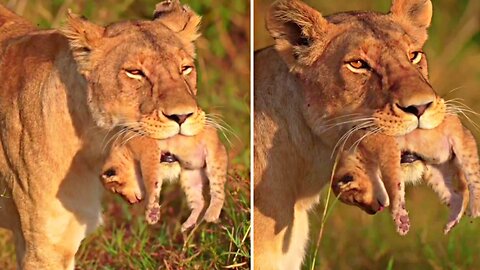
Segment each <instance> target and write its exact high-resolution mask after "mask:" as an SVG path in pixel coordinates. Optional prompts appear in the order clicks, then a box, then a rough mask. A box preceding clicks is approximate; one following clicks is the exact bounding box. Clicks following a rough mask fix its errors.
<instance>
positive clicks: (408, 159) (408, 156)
mask: <svg viewBox="0 0 480 270" xmlns="http://www.w3.org/2000/svg"><path fill="white" fill-rule="evenodd" d="M417 160H423V159H422V158H421V157H420V156H419V155H417V154H416V153H413V152H409V151H405V152H402V155H401V159H400V163H413V162H415V161H417Z"/></svg>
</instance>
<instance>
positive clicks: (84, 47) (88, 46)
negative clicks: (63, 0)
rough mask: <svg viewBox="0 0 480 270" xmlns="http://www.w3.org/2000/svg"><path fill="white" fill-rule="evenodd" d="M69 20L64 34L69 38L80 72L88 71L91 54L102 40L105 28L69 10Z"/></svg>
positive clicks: (63, 30)
mask: <svg viewBox="0 0 480 270" xmlns="http://www.w3.org/2000/svg"><path fill="white" fill-rule="evenodd" d="M67 20H68V21H67V26H66V27H65V28H64V29H62V33H63V34H64V35H65V36H66V37H67V38H68V41H69V43H70V48H71V50H72V53H73V56H74V58H75V60H76V61H77V63H78V65H79V69H80V71H81V72H82V71H87V70H88V67H89V56H90V53H91V51H92V50H94V49H95V47H96V46H97V44H98V42H99V41H100V39H101V38H102V36H103V34H104V31H105V28H104V27H101V26H98V25H96V24H93V23H91V22H89V21H87V20H86V19H83V18H81V17H80V16H78V15H76V14H73V13H72V11H71V10H68V14H67Z"/></svg>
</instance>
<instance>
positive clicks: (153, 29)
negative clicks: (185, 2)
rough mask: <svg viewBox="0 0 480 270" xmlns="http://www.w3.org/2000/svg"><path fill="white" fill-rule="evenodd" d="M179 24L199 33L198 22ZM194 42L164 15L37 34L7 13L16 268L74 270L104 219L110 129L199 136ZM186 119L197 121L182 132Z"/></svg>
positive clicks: (4, 98)
mask: <svg viewBox="0 0 480 270" xmlns="http://www.w3.org/2000/svg"><path fill="white" fill-rule="evenodd" d="M171 12H180V11H179V10H172V11H171ZM182 12H183V11H182ZM182 18H185V17H184V16H183V15H180V14H179V21H181V23H183V24H186V25H188V26H189V27H186V29H187V28H188V29H195V28H196V27H197V24H198V21H199V18H198V17H197V16H196V15H194V14H191V16H187V18H189V19H188V21H182V20H183V19H182ZM191 24H195V26H193V25H191ZM196 36H197V33H194V32H191V31H187V32H183V31H180V32H173V31H172V30H170V29H169V28H168V27H166V26H165V25H163V24H162V22H161V18H159V19H158V20H155V21H129V22H121V23H115V24H112V25H109V26H107V27H101V26H97V25H95V24H93V23H90V22H88V21H86V20H83V19H80V18H79V17H78V16H75V15H73V14H71V15H70V16H69V20H68V25H67V27H66V29H65V30H64V31H63V32H60V31H56V30H37V29H36V28H35V27H34V26H32V25H31V24H29V23H28V22H26V21H25V20H24V19H23V18H21V17H18V16H16V15H15V14H13V13H11V12H10V11H8V10H7V9H5V8H4V7H3V6H0V55H2V57H1V59H0V80H1V81H2V83H1V85H0V125H1V128H0V144H1V147H0V181H2V184H1V185H2V186H3V184H5V185H6V186H7V187H8V195H9V196H8V198H7V197H2V198H0V226H1V227H5V228H7V229H9V230H12V231H13V235H14V238H15V245H16V252H17V261H18V268H19V269H35V270H36V269H73V268H74V255H75V253H76V251H77V249H78V247H79V245H80V242H81V240H82V239H83V238H84V237H85V236H86V235H87V234H88V233H90V232H92V231H93V230H94V229H95V228H96V227H97V226H98V224H99V223H100V222H101V203H100V202H101V195H102V186H101V183H100V182H99V181H98V174H99V172H100V169H101V166H102V164H103V162H104V159H105V154H103V151H102V149H103V148H104V145H105V142H106V141H102V140H103V139H104V138H106V137H107V138H106V139H107V140H108V139H109V137H108V136H107V134H109V135H111V133H108V131H110V130H117V127H121V128H125V129H130V130H131V131H135V132H138V133H141V134H144V135H147V136H149V137H152V138H159V139H164V138H167V137H171V136H174V135H177V134H184V135H195V130H197V132H198V131H199V130H201V129H192V126H194V125H191V124H193V123H195V122H198V123H199V125H200V126H201V125H202V123H203V120H201V119H199V118H198V114H197V113H196V112H197V111H198V110H197V105H196V102H195V94H196V85H195V81H196V73H195V71H194V70H193V72H191V73H190V74H189V75H188V76H183V75H182V72H181V71H182V66H185V65H188V66H193V62H194V59H193V55H194V52H193V47H192V44H191V41H193V40H194V38H195V37H196ZM127 69H128V70H130V69H137V70H141V71H142V72H143V73H144V75H145V77H144V78H143V79H142V80H134V79H131V78H129V77H128V76H126V70H127ZM179 115H181V116H182V117H181V118H182V119H184V116H188V115H190V117H188V118H186V120H185V122H184V123H183V124H182V125H179V124H178V123H177V120H178V119H180V118H179ZM167 116H168V117H167ZM188 123H190V124H188ZM105 150H106V152H108V150H109V148H108V146H107V147H106V149H105Z"/></svg>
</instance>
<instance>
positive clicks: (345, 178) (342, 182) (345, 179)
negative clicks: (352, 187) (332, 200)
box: [337, 174, 353, 187]
mask: <svg viewBox="0 0 480 270" xmlns="http://www.w3.org/2000/svg"><path fill="white" fill-rule="evenodd" d="M350 182H353V176H352V175H350V174H346V175H344V176H343V177H342V178H341V179H340V181H339V182H338V183H337V185H338V186H339V187H340V186H344V185H346V184H348V183H350Z"/></svg>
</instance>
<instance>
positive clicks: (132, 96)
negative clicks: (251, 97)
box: [63, 0, 205, 139]
mask: <svg viewBox="0 0 480 270" xmlns="http://www.w3.org/2000/svg"><path fill="white" fill-rule="evenodd" d="M199 23H200V17H199V16H198V15H196V14H195V13H194V12H193V11H191V10H190V9H189V8H188V7H187V6H181V5H180V3H179V1H178V0H173V1H172V0H167V1H164V2H162V3H160V4H158V5H157V9H156V11H155V15H154V19H153V20H152V21H126V22H120V23H114V24H111V25H109V26H106V27H102V26H98V25H95V24H93V23H90V22H88V21H87V20H84V19H82V18H80V17H78V16H76V15H74V14H71V13H70V12H69V16H68V26H67V28H66V29H65V30H64V31H63V33H64V34H65V36H66V37H67V38H68V39H69V42H70V47H71V50H72V53H73V56H74V58H75V60H76V62H77V65H78V69H79V72H80V73H81V74H82V75H83V76H84V77H85V78H86V80H87V83H88V103H89V104H88V105H89V109H90V111H91V113H92V115H93V118H94V120H95V122H96V124H97V125H98V126H100V127H103V128H107V129H109V128H112V127H114V126H122V127H127V128H128V129H129V130H132V131H135V132H138V133H140V134H143V135H146V136H149V137H152V138H155V139H165V138H168V137H171V136H174V135H176V134H183V135H188V136H192V135H195V134H198V133H199V132H200V131H201V129H202V128H203V126H204V122H205V120H204V117H205V115H204V113H203V112H202V111H201V110H200V109H199V108H198V107H197V103H196V99H195V96H196V93H197V88H196V79H197V74H196V71H195V66H194V56H195V50H194V45H193V42H194V41H195V40H196V38H197V37H198V36H199V34H198V33H197V29H198V25H199Z"/></svg>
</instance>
